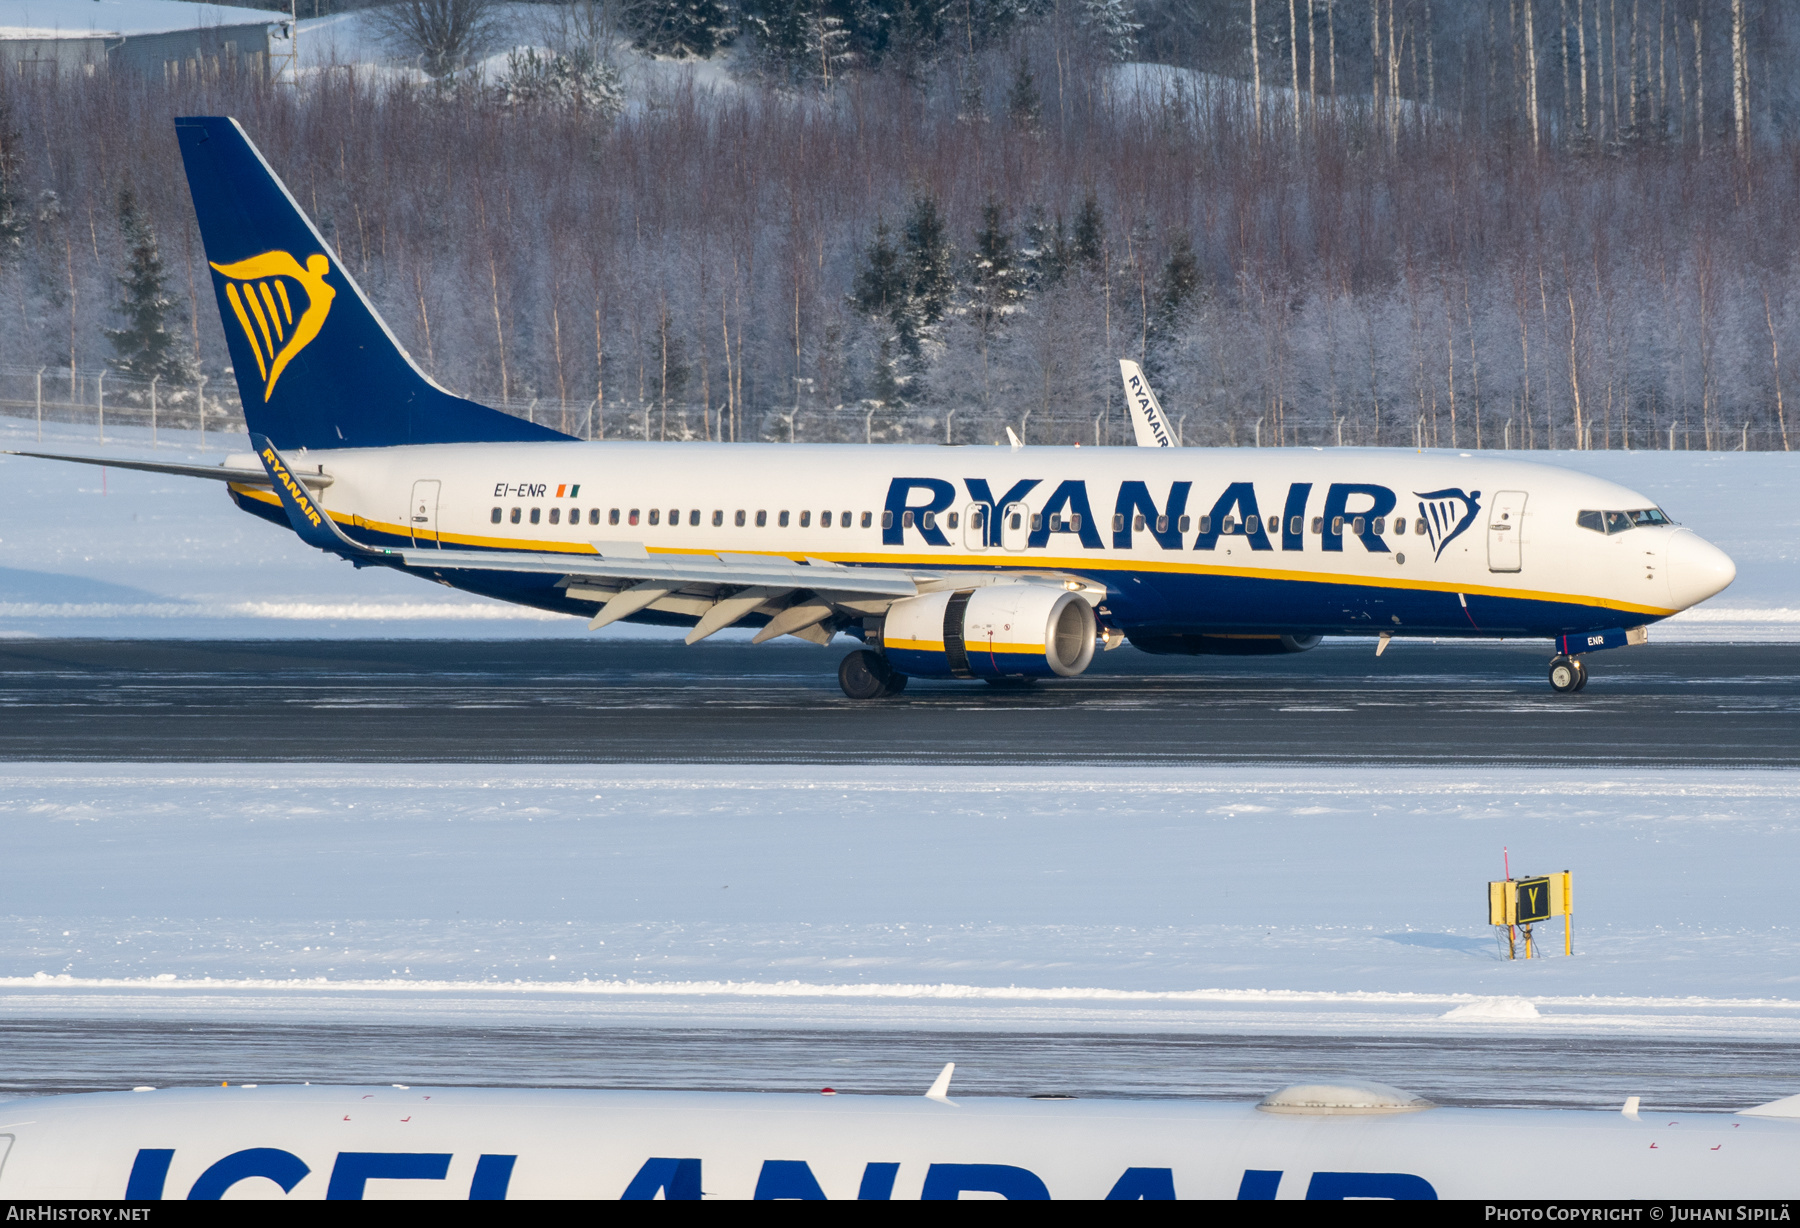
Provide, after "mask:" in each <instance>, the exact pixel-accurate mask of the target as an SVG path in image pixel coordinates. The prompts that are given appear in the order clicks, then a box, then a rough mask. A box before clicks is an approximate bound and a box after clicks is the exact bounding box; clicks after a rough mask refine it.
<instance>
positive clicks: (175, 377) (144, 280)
mask: <svg viewBox="0 0 1800 1228" xmlns="http://www.w3.org/2000/svg"><path fill="white" fill-rule="evenodd" d="M118 218H119V234H120V236H121V237H122V238H123V239H124V240H125V243H126V263H125V270H124V272H123V273H122V274H121V275H120V276H119V279H118V286H119V297H118V300H117V303H118V313H119V315H120V316H121V317H122V318H123V320H124V325H123V327H120V328H109V329H107V330H106V337H107V340H108V341H110V342H112V348H113V358H112V360H111V362H110V364H109V365H111V367H112V368H113V369H114V370H116V371H119V372H121V373H123V374H125V375H131V376H135V377H136V378H138V379H140V380H149V379H153V378H156V377H158V376H160V377H162V378H164V379H166V380H168V381H169V382H170V383H175V382H177V381H185V380H187V379H188V378H190V376H191V374H192V368H191V365H190V363H189V361H188V356H187V353H186V351H185V350H184V349H183V347H182V340H183V338H182V336H181V334H180V332H179V331H177V330H178V329H179V328H180V326H181V324H182V320H181V316H182V311H181V309H180V308H179V307H178V306H177V305H176V303H175V300H174V299H172V298H170V297H169V292H168V285H167V282H168V276H167V274H166V273H164V271H163V262H162V253H161V252H160V251H158V250H157V246H156V231H155V230H154V229H153V228H152V226H151V225H150V220H149V218H147V217H145V216H144V213H143V210H142V209H141V208H139V206H138V198H137V193H136V192H135V191H134V190H133V188H132V185H131V182H130V181H129V180H127V181H126V182H125V184H124V185H123V186H122V187H121V188H120V189H119V201H118Z"/></svg>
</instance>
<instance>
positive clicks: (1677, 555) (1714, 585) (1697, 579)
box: [1668, 529, 1737, 610]
mask: <svg viewBox="0 0 1800 1228" xmlns="http://www.w3.org/2000/svg"><path fill="white" fill-rule="evenodd" d="M1668 572H1669V599H1670V601H1671V602H1672V603H1673V604H1674V606H1675V608H1676V609H1678V610H1685V609H1687V608H1688V607H1689V606H1691V605H1698V604H1700V603H1701V602H1702V601H1705V600H1706V599H1707V598H1708V597H1711V596H1712V595H1713V594H1714V593H1719V592H1723V591H1724V590H1725V586H1726V585H1728V584H1730V583H1731V582H1732V581H1733V580H1735V579H1737V564H1736V563H1733V562H1732V561H1731V556H1730V555H1729V554H1726V553H1725V552H1724V551H1723V550H1721V549H1719V548H1718V547H1717V546H1715V545H1713V544H1712V543H1711V542H1709V541H1707V540H1706V539H1705V538H1704V537H1701V536H1700V535H1699V534H1698V533H1695V532H1693V531H1692V530H1691V529H1679V530H1677V531H1676V533H1675V536H1674V537H1673V538H1671V539H1670V540H1669V564H1668Z"/></svg>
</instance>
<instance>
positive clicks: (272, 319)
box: [212, 252, 337, 401]
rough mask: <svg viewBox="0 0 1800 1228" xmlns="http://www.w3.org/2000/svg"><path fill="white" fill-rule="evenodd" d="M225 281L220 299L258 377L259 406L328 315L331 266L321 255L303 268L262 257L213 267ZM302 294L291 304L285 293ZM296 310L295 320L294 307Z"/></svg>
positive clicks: (288, 259)
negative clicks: (301, 301)
mask: <svg viewBox="0 0 1800 1228" xmlns="http://www.w3.org/2000/svg"><path fill="white" fill-rule="evenodd" d="M212 267H213V269H214V270H215V271H216V272H217V273H218V274H219V275H220V276H221V277H224V278H225V279H226V280H225V298H226V301H228V302H229V303H230V304H231V310H232V313H233V314H235V315H236V316H237V320H238V325H239V326H240V327H241V328H242V329H243V330H244V338H245V340H247V341H249V342H250V349H251V351H252V352H253V353H254V354H255V355H256V369H257V371H258V372H260V373H261V374H262V380H263V400H264V401H267V400H268V399H269V398H270V397H271V396H273V395H274V393H275V381H276V380H279V379H280V378H281V373H282V372H283V371H285V370H287V365H288V363H290V362H292V361H293V360H294V356H295V355H296V354H298V353H299V352H300V351H301V350H303V349H305V348H306V347H307V345H308V344H309V343H310V342H311V341H312V339H313V338H314V337H317V336H318V335H319V329H321V328H323V327H324V325H325V317H326V315H328V314H329V313H330V311H331V300H332V299H334V298H336V297H337V291H336V290H333V289H332V288H331V287H330V286H328V285H326V284H325V274H326V273H328V272H330V271H331V262H330V261H328V260H326V259H325V257H324V256H323V255H322V254H314V255H311V256H308V257H307V258H306V267H305V268H301V267H300V262H299V261H298V260H295V259H294V258H293V257H292V256H291V255H289V254H288V253H287V252H264V253H263V254H262V255H260V256H252V257H250V258H249V259H248V260H240V261H238V262H237V263H236V264H215V265H213V266H212ZM290 282H291V283H292V284H293V288H294V289H297V290H300V291H304V292H305V295H306V301H305V302H304V304H296V303H295V302H294V293H293V291H292V290H290V288H289V283H290ZM296 306H299V308H300V310H299V312H298V314H296V313H295V307H296Z"/></svg>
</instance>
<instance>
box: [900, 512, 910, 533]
mask: <svg viewBox="0 0 1800 1228" xmlns="http://www.w3.org/2000/svg"><path fill="white" fill-rule="evenodd" d="M900 527H901V528H903V529H910V528H912V527H913V514H912V513H911V512H901V513H900Z"/></svg>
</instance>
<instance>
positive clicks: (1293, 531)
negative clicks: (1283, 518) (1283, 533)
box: [1287, 516, 1306, 537]
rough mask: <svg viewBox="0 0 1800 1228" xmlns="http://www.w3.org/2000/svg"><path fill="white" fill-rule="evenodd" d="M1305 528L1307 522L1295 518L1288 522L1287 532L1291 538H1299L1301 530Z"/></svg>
mask: <svg viewBox="0 0 1800 1228" xmlns="http://www.w3.org/2000/svg"><path fill="white" fill-rule="evenodd" d="M1305 527H1306V522H1305V521H1304V520H1302V519H1301V518H1300V517H1298V516H1294V517H1292V518H1290V519H1289V520H1288V530H1287V531H1288V533H1289V535H1290V536H1293V537H1299V536H1300V530H1301V529H1303V528H1305Z"/></svg>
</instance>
